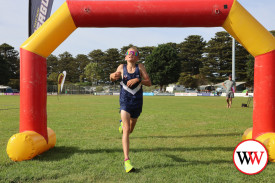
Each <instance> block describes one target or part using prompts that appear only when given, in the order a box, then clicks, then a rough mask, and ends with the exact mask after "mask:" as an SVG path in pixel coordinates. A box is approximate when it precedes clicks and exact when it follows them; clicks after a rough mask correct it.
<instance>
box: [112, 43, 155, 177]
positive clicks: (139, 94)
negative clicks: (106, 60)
mask: <svg viewBox="0 0 275 183" xmlns="http://www.w3.org/2000/svg"><path fill="white" fill-rule="evenodd" d="M138 59H139V52H138V50H137V48H136V47H131V48H129V49H128V50H127V52H126V54H125V60H126V61H127V64H121V65H119V66H118V68H117V70H116V72H114V73H112V74H110V80H111V81H116V80H118V79H120V78H122V81H121V82H120V85H121V89H120V99H119V102H120V115H121V120H122V122H121V123H120V127H119V132H120V133H122V146H123V153H124V168H125V171H126V172H127V173H128V172H132V171H134V170H135V169H134V167H133V166H132V164H131V161H130V158H129V144H130V143H129V135H130V133H132V132H133V130H134V128H135V125H136V123H137V120H138V117H139V116H140V114H141V111H142V105H143V91H142V85H145V86H151V80H150V78H149V76H148V74H147V72H146V69H145V67H144V65H143V64H137V61H138Z"/></svg>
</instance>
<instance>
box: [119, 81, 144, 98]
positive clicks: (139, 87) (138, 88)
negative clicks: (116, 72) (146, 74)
mask: <svg viewBox="0 0 275 183" xmlns="http://www.w3.org/2000/svg"><path fill="white" fill-rule="evenodd" d="M120 84H121V86H122V87H123V89H124V90H126V91H128V92H129V93H131V94H132V95H135V94H136V93H137V92H138V91H139V90H140V89H141V83H139V85H138V86H137V87H136V88H135V89H131V88H129V87H128V86H127V85H125V84H124V83H123V81H121V82H120Z"/></svg>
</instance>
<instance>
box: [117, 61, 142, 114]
mask: <svg viewBox="0 0 275 183" xmlns="http://www.w3.org/2000/svg"><path fill="white" fill-rule="evenodd" d="M134 78H139V79H141V76H140V72H139V68H138V64H136V69H135V72H134V73H128V71H127V64H124V65H123V78H122V81H121V82H120V99H119V102H120V110H125V111H127V112H128V113H130V115H131V117H132V118H137V117H138V116H139V115H140V113H141V111H142V104H143V91H142V85H141V83H140V82H137V83H136V84H134V85H133V86H132V87H128V86H127V82H128V81H129V80H130V79H134ZM135 113H138V114H135Z"/></svg>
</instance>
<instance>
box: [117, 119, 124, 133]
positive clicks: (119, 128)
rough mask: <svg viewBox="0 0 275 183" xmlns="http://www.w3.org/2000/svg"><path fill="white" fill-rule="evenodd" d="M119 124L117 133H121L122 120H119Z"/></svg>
mask: <svg viewBox="0 0 275 183" xmlns="http://www.w3.org/2000/svg"><path fill="white" fill-rule="evenodd" d="M119 122H120V124H119V127H118V131H119V133H123V123H122V120H119Z"/></svg>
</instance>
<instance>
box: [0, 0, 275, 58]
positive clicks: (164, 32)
mask: <svg viewBox="0 0 275 183" xmlns="http://www.w3.org/2000/svg"><path fill="white" fill-rule="evenodd" d="M64 2H65V0H54V3H53V7H52V13H53V12H55V11H56V10H57V9H58V8H59V7H60V6H61V4H63V3H64ZM238 2H239V3H240V4H242V5H243V7H244V8H245V9H247V10H248V12H250V13H251V14H252V16H254V17H255V18H256V19H257V20H258V21H259V22H260V23H261V24H262V25H263V26H264V27H265V28H266V29H267V30H275V11H274V7H275V0H238ZM223 30H224V29H223V28H220V27H218V28H78V29H77V30H76V31H74V32H73V33H72V34H71V35H70V36H69V37H68V38H67V39H66V40H65V41H64V42H63V43H62V44H61V45H60V46H59V47H58V48H56V50H55V51H54V52H53V54H54V55H58V54H60V53H63V52H65V51H68V52H70V53H71V54H72V55H73V56H76V55H77V54H88V53H89V52H90V51H92V50H95V49H101V50H102V51H105V50H107V49H108V48H118V49H120V48H121V47H122V46H127V45H129V44H134V45H136V46H157V45H158V44H162V43H167V42H175V43H180V42H182V41H184V39H185V38H186V37H188V36H189V35H201V36H202V37H203V38H204V39H205V40H209V39H211V38H212V37H214V35H215V33H216V32H218V31H223ZM27 38H28V0H0V44H2V43H8V44H10V45H12V46H13V47H15V49H16V50H18V51H19V48H20V45H21V44H22V43H23V42H24V41H26V39H27Z"/></svg>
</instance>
